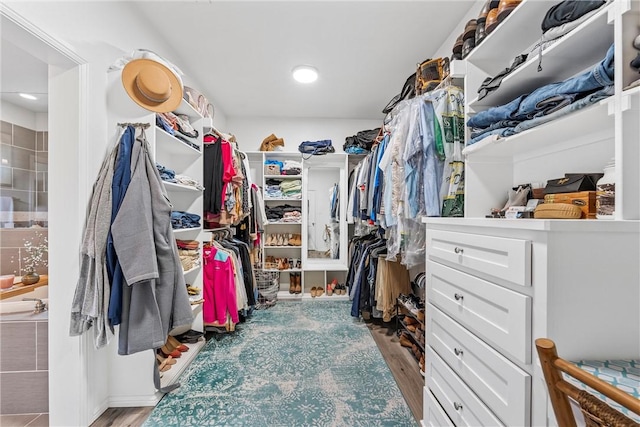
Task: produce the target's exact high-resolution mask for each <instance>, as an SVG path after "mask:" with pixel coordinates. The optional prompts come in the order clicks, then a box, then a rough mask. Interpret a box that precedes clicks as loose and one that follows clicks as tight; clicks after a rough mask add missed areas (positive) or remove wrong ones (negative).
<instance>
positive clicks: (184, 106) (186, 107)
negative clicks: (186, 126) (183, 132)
mask: <svg viewBox="0 0 640 427" xmlns="http://www.w3.org/2000/svg"><path fill="white" fill-rule="evenodd" d="M174 113H175V114H186V115H187V116H189V121H190V122H191V123H193V122H194V121H196V120H199V119H202V118H203V117H202V114H200V113H199V112H198V111H197V110H196V109H195V108H193V106H192V105H191V104H189V103H188V102H187V101H186V100H185V99H184V98H182V102H181V103H180V106H178V108H177V109H176V110H175V111H174Z"/></svg>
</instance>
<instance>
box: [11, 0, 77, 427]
mask: <svg viewBox="0 0 640 427" xmlns="http://www.w3.org/2000/svg"><path fill="white" fill-rule="evenodd" d="M0 30H1V43H2V44H1V48H0V55H1V56H0V65H1V75H2V80H0V121H1V122H2V123H1V124H2V140H1V143H2V147H1V148H2V151H1V155H0V158H1V162H2V164H1V165H0V166H1V167H2V175H1V177H2V179H1V181H0V193H1V194H0V196H1V197H2V201H3V202H2V209H1V211H2V213H1V214H0V250H1V251H2V262H1V263H0V264H1V265H0V268H1V269H2V272H1V273H2V275H4V274H5V273H6V274H15V275H16V276H17V277H18V279H16V282H19V283H16V284H15V285H14V286H16V287H20V286H24V283H22V282H21V281H20V278H21V277H22V276H24V275H25V273H26V271H27V270H28V269H29V268H30V267H32V266H33V267H34V268H35V269H36V271H37V272H39V273H40V274H41V280H42V276H44V277H46V278H47V286H45V287H44V288H45V289H46V291H44V290H43V289H40V290H39V291H38V294H37V295H35V296H36V297H38V299H40V300H42V301H44V303H45V304H46V308H47V309H46V311H45V312H44V313H39V314H38V319H37V321H33V324H34V325H35V326H34V330H33V341H32V342H31V341H28V343H25V345H20V342H19V341H18V340H20V339H22V338H24V334H21V333H20V331H23V330H29V327H30V325H29V323H30V322H31V321H32V320H34V319H33V318H27V319H26V320H25V319H12V321H11V322H2V323H0V328H2V329H3V330H2V331H1V336H0V347H1V351H0V384H1V387H2V389H1V390H0V395H1V396H2V399H1V401H0V415H1V417H2V418H1V421H0V424H2V425H5V424H6V425H18V426H19V425H27V424H29V425H49V424H51V425H65V424H67V425H70V424H69V423H65V422H59V421H55V420H56V419H58V420H62V419H65V418H64V417H63V416H62V411H64V410H65V409H66V408H64V405H59V404H58V401H60V400H61V399H65V398H69V390H68V389H69V383H68V380H62V378H63V377H66V376H68V374H67V372H65V371H66V370H67V369H66V368H65V366H64V364H62V363H61V361H63V360H65V361H66V362H68V363H70V364H75V366H74V368H73V369H74V370H78V369H82V367H83V364H84V361H83V360H82V357H81V352H80V351H76V352H75V354H70V352H72V351H73V350H74V349H73V346H72V347H69V346H68V343H67V342H65V341H66V340H67V339H68V324H69V320H68V314H66V313H68V311H69V307H68V305H69V301H70V298H68V297H67V296H66V295H65V294H64V292H65V291H64V289H63V288H64V286H65V282H66V281H67V280H68V279H69V278H68V277H65V276H68V275H69V274H74V270H73V269H71V270H70V269H69V268H68V261H64V257H65V254H66V255H67V256H66V258H74V261H72V262H75V263H77V260H75V259H76V258H77V257H70V256H68V255H69V246H70V240H69V237H70V236H71V237H74V236H75V235H77V234H79V232H75V233H74V232H70V230H71V231H73V230H74V229H76V228H77V227H78V226H77V224H75V223H74V224H65V221H64V217H65V212H70V211H74V209H73V206H71V205H70V203H69V199H68V198H67V197H66V194H68V193H69V192H73V193H74V194H80V193H82V192H81V191H79V190H80V185H79V184H78V183H77V181H78V174H77V167H74V170H75V171H74V172H69V171H67V170H66V169H69V163H68V162H66V161H64V162H60V160H59V159H60V158H61V157H64V156H65V152H67V151H72V152H82V148H81V144H80V138H79V135H80V134H81V131H82V129H83V128H84V127H85V125H84V124H83V123H84V120H83V114H82V113H81V108H80V105H81V103H82V101H81V99H82V91H81V89H80V88H81V87H82V83H83V79H84V78H83V73H82V68H83V65H81V64H83V63H84V61H82V60H81V58H79V57H78V56H77V55H75V54H74V53H73V52H71V51H69V50H68V49H67V48H66V47H64V46H63V45H61V44H60V43H59V42H58V41H56V40H55V39H53V38H52V37H50V36H48V35H47V34H45V33H44V32H42V31H41V30H40V29H38V28H36V27H35V26H33V25H32V24H31V23H30V22H28V21H27V20H25V19H24V18H23V17H21V16H19V15H18V14H17V13H15V12H14V11H13V10H12V9H10V8H9V7H8V6H6V5H4V4H0ZM20 94H23V95H22V96H21V95H20ZM33 98H35V99H33ZM61 141H63V143H60V142H61ZM70 161H75V163H76V165H74V166H77V159H76V157H73V156H72V158H71V159H70ZM71 175H72V176H73V178H72V179H70V176H71ZM69 181H73V182H76V184H75V186H74V185H71V186H67V185H64V184H65V183H66V182H69ZM61 184H63V185H61ZM65 198H66V199H67V200H66V201H65V200H64V199H65ZM61 199H62V200H61ZM78 210H80V208H79V209H78ZM81 210H82V211H84V208H82V209H81ZM67 216H68V217H69V219H70V220H71V221H73V220H74V219H75V218H74V215H71V216H69V215H67ZM77 216H79V215H77ZM76 240H77V241H79V240H78V239H76ZM73 245H75V247H77V243H76V242H73V243H71V246H73ZM33 246H37V247H38V248H40V249H39V252H38V256H31V257H30V255H33V254H32V253H31V252H30V251H29V248H30V247H33ZM45 249H46V250H48V253H47V251H46V250H45ZM5 255H7V256H5ZM33 258H37V259H35V260H34V259H33ZM12 260H13V263H12V262H11V261H12ZM61 260H63V261H62V262H61ZM65 264H67V265H65ZM75 271H76V273H75V274H77V268H76V270H75ZM65 279H67V280H65ZM36 283H42V282H41V281H40V282H36ZM27 295H30V294H24V295H18V296H17V299H18V301H20V302H22V301H21V300H22V298H23V297H24V296H27ZM67 299H68V301H67V302H66V303H65V300H67ZM2 303H3V300H0V304H2ZM65 304H66V305H67V307H65ZM34 305H35V304H34ZM65 311H66V313H65ZM0 313H2V311H0ZM27 313H28V312H27ZM1 320H2V314H0V321H1ZM9 324H11V326H12V327H15V326H16V325H17V326H18V329H19V330H15V331H14V330H13V329H11V328H9V329H11V330H9V329H7V330H4V329H5V327H7V326H9ZM14 329H15V328H14ZM7 331H9V333H5V332H7ZM76 341H77V340H76ZM79 344H81V343H77V342H76V344H75V346H76V347H77V346H78V345H79ZM15 351H18V353H15ZM20 352H21V353H20ZM21 362H26V365H25V366H17V365H20V363H21ZM12 365H15V366H12ZM14 368H15V370H16V371H20V372H19V373H17V372H15V371H10V370H11V369H14ZM23 374H26V375H23ZM79 392H80V390H79ZM85 394H86V393H85ZM65 395H66V397H65ZM83 400H86V398H84V399H78V400H77V401H76V402H75V404H74V406H77V405H78V404H79V406H80V408H82V407H83ZM84 406H86V404H84ZM77 411H78V409H76V410H75V411H74V412H77ZM74 417H75V418H74V419H76V418H78V416H77V415H74ZM66 419H68V418H66ZM73 424H76V425H80V424H81V422H79V421H78V422H77V423H73Z"/></svg>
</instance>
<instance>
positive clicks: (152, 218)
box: [111, 134, 193, 355]
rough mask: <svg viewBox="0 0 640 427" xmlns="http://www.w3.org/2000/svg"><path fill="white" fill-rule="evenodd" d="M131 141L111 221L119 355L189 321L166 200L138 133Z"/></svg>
mask: <svg viewBox="0 0 640 427" xmlns="http://www.w3.org/2000/svg"><path fill="white" fill-rule="evenodd" d="M136 141H138V142H140V143H139V144H134V149H133V152H132V156H131V183H130V184H129V187H128V189H127V193H126V195H125V197H124V200H123V201H122V205H121V207H120V210H119V211H118V215H117V216H116V218H115V220H114V222H113V224H112V225H111V232H112V235H113V241H114V246H115V249H116V253H117V254H118V260H119V261H120V265H121V267H122V272H123V274H124V278H125V282H126V286H124V288H123V306H122V323H121V325H120V333H119V343H118V353H119V354H123V355H124V354H132V353H137V352H139V351H143V350H148V349H156V348H159V347H162V346H163V345H164V344H165V342H166V340H167V335H168V334H169V331H170V330H171V329H174V328H176V327H180V326H185V325H190V324H191V323H192V322H193V312H192V310H191V304H190V303H189V296H188V294H187V289H186V285H185V280H184V275H183V271H182V265H181V264H180V258H179V256H178V248H177V245H176V241H175V238H174V235H173V230H172V228H171V204H170V203H169V199H168V198H167V195H166V193H165V190H164V185H163V184H162V180H161V179H160V174H159V173H158V170H157V169H156V167H155V163H154V162H153V160H152V159H151V156H150V154H149V147H148V144H147V142H146V138H145V136H144V134H142V135H141V136H140V137H138V138H136Z"/></svg>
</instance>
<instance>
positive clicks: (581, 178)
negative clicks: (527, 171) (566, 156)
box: [544, 173, 602, 194]
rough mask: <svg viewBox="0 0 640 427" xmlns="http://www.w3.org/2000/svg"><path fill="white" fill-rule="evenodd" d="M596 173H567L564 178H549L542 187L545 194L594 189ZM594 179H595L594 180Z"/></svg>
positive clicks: (596, 179) (596, 178)
mask: <svg viewBox="0 0 640 427" xmlns="http://www.w3.org/2000/svg"><path fill="white" fill-rule="evenodd" d="M598 175H600V176H602V174H597V173H593V174H585V173H567V174H565V176H564V178H557V179H551V180H549V181H547V185H546V187H545V188H544V193H545V194H557V193H578V192H580V191H595V190H596V182H597V181H598V179H599V178H598ZM594 179H595V181H594Z"/></svg>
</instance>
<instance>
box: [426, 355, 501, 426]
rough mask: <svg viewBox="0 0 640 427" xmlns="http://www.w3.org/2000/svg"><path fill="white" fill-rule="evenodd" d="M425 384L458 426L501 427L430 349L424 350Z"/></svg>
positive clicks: (492, 415)
mask: <svg viewBox="0 0 640 427" xmlns="http://www.w3.org/2000/svg"><path fill="white" fill-rule="evenodd" d="M425 357H426V362H427V367H426V369H427V377H426V380H425V383H426V384H428V385H429V388H430V389H431V391H432V392H433V395H434V396H435V397H436V398H437V399H438V402H440V405H442V408H443V409H444V411H445V412H446V413H447V415H448V416H449V418H451V420H452V421H453V423H454V424H455V425H456V426H458V427H463V426H492V427H493V426H504V425H505V424H504V423H502V422H501V421H500V420H499V419H498V418H497V417H496V416H495V415H494V414H493V413H492V412H491V410H489V408H488V407H487V406H485V404H484V403H482V401H481V400H480V399H479V398H478V396H476V395H475V394H474V393H473V391H471V389H469V387H467V386H466V385H465V384H464V383H463V382H462V380H461V379H460V378H458V376H457V375H456V374H455V372H453V371H452V370H451V368H449V367H448V366H447V364H446V363H445V362H443V361H442V359H441V358H440V356H438V355H437V354H436V352H435V351H433V349H431V348H430V347H428V348H427V354H426V356H425Z"/></svg>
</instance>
